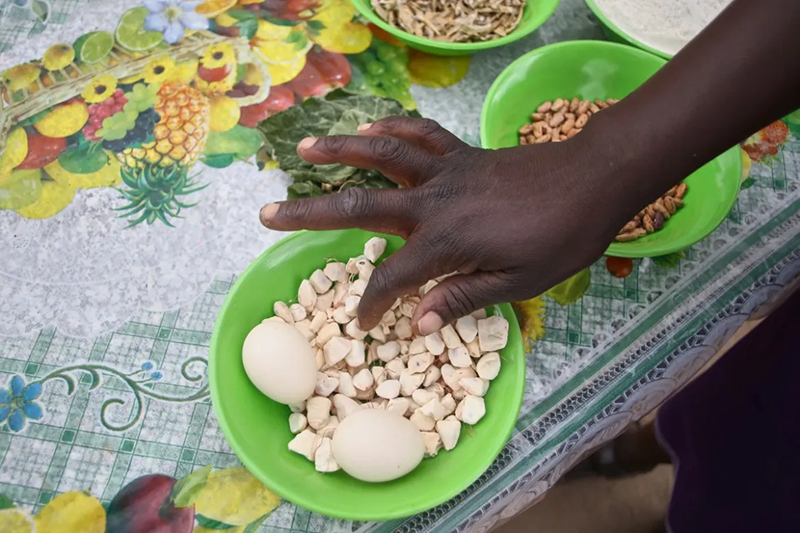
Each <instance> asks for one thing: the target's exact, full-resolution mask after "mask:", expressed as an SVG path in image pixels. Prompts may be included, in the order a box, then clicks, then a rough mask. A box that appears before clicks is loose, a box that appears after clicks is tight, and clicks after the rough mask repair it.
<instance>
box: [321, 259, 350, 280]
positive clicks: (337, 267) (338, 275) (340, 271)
mask: <svg viewBox="0 0 800 533" xmlns="http://www.w3.org/2000/svg"><path fill="white" fill-rule="evenodd" d="M323 272H325V275H326V276H328V279H329V280H331V281H333V282H336V283H346V282H347V281H348V279H349V277H350V276H348V275H347V271H346V270H345V264H344V263H338V262H334V263H328V264H327V265H325V269H324V270H323Z"/></svg>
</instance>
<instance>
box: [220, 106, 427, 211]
mask: <svg viewBox="0 0 800 533" xmlns="http://www.w3.org/2000/svg"><path fill="white" fill-rule="evenodd" d="M392 115H402V116H415V117H418V116H419V114H418V113H416V112H409V111H406V110H404V109H403V106H402V105H401V104H400V103H399V102H397V101H396V100H390V99H386V98H380V97H377V96H368V95H360V94H356V95H354V94H351V93H348V92H345V91H342V90H337V91H334V92H332V93H330V94H328V95H327V96H325V97H321V98H309V99H308V100H306V101H305V102H303V103H302V104H301V105H297V106H293V107H290V108H289V109H287V110H286V111H283V112H281V113H277V114H275V115H272V116H271V117H268V118H267V119H266V120H264V121H262V122H261V123H260V124H259V125H258V129H259V130H261V132H262V133H263V134H264V136H265V137H266V143H265V146H267V147H268V149H269V150H270V152H268V153H269V155H270V157H271V158H272V159H274V160H275V161H277V162H278V164H279V165H280V168H281V169H282V170H283V171H284V172H286V173H287V174H289V175H290V176H291V177H292V179H293V180H294V182H295V185H293V186H292V187H290V188H289V195H290V197H293V196H294V197H296V198H308V197H310V196H319V195H321V194H325V193H334V192H339V191H340V190H343V189H346V188H348V187H354V186H359V187H370V188H387V187H397V185H396V184H395V183H393V182H392V181H390V180H389V179H387V178H386V177H385V176H383V175H382V174H380V173H378V172H375V171H369V170H361V169H357V168H353V167H347V166H344V165H313V164H311V163H308V162H306V161H305V160H303V159H301V158H300V156H298V155H297V143H299V142H300V141H301V140H303V139H304V138H306V137H324V136H327V135H353V134H355V133H356V132H357V128H358V126H359V124H364V123H367V122H375V121H376V120H378V119H381V118H384V117H387V116H392ZM209 144H211V141H210V140H209ZM300 183H307V184H308V185H305V186H297V185H298V184H300ZM316 184H326V186H325V187H320V186H318V185H316ZM312 185H313V186H312Z"/></svg>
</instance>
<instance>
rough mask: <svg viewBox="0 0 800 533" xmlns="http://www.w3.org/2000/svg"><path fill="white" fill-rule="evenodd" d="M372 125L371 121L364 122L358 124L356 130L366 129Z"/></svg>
mask: <svg viewBox="0 0 800 533" xmlns="http://www.w3.org/2000/svg"><path fill="white" fill-rule="evenodd" d="M371 127H372V122H367V123H366V124H361V125H359V126H358V131H367V130H368V129H370V128H371Z"/></svg>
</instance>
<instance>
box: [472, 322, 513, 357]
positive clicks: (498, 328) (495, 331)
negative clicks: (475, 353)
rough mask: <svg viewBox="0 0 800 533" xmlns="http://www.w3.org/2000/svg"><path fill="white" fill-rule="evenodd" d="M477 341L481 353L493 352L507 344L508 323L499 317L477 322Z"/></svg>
mask: <svg viewBox="0 0 800 533" xmlns="http://www.w3.org/2000/svg"><path fill="white" fill-rule="evenodd" d="M478 341H479V342H480V344H481V351H482V352H494V351H497V350H500V349H502V348H505V347H506V344H508V321H507V320H506V319H505V318H503V317H501V316H490V317H489V318H486V319H484V320H478Z"/></svg>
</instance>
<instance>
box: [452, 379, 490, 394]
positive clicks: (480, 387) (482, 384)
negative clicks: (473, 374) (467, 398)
mask: <svg viewBox="0 0 800 533" xmlns="http://www.w3.org/2000/svg"><path fill="white" fill-rule="evenodd" d="M458 384H459V385H461V387H462V388H463V389H464V390H465V391H467V394H471V395H473V396H484V395H485V394H486V391H488V390H489V380H488V379H481V378H464V379H461V380H459V381H458Z"/></svg>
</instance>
